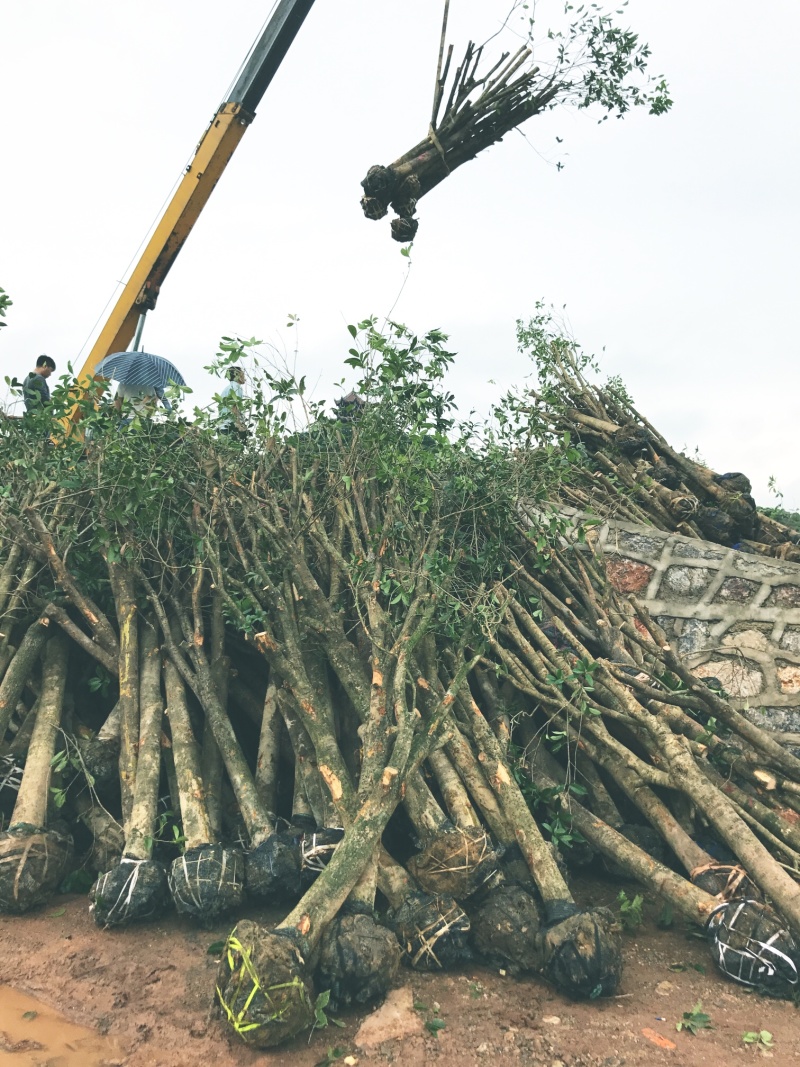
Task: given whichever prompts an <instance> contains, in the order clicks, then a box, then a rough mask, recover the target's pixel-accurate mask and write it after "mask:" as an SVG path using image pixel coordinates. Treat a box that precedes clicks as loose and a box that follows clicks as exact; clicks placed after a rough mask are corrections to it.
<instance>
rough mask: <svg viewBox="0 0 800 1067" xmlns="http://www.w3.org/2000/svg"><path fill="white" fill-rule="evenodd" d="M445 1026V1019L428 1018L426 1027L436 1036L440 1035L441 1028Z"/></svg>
mask: <svg viewBox="0 0 800 1067" xmlns="http://www.w3.org/2000/svg"><path fill="white" fill-rule="evenodd" d="M445 1026H447V1023H446V1022H445V1021H444V1019H428V1021H427V1022H426V1023H425V1029H426V1030H430V1032H431V1033H432V1034H433V1035H434V1036H436V1037H438V1035H439V1031H440V1030H444V1028H445Z"/></svg>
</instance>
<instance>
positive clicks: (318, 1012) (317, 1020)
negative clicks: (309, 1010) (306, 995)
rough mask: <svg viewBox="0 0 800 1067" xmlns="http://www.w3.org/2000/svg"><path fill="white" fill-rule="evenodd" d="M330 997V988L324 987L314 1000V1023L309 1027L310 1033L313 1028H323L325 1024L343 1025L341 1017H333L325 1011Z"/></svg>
mask: <svg viewBox="0 0 800 1067" xmlns="http://www.w3.org/2000/svg"><path fill="white" fill-rule="evenodd" d="M330 999H331V991H330V989H326V990H325V991H324V992H322V993H320V995H319V996H318V997H317V999H316V1000H315V1001H314V1025H313V1026H312V1027H311V1031H312V1033H313V1032H314V1030H324V1029H325V1027H326V1026H329V1025H331V1024H333V1026H344V1023H343V1022H342V1020H341V1019H334V1017H333V1016H332V1015H328V1014H327V1012H326V1011H325V1009H326V1008H327V1006H328V1001H329V1000H330Z"/></svg>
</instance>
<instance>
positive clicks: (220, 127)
mask: <svg viewBox="0 0 800 1067" xmlns="http://www.w3.org/2000/svg"><path fill="white" fill-rule="evenodd" d="M252 118H253V116H252V115H251V114H248V113H247V112H245V111H243V109H242V107H241V105H240V104H232V103H226V104H224V105H223V106H222V107H221V108H220V109H219V111H218V112H217V114H216V115H215V116H214V119H213V121H212V123H211V125H210V126H209V127H208V129H207V130H206V132H205V133H204V134H203V139H202V141H201V142H200V144H199V145H198V146H197V151H196V153H195V156H194V159H193V160H192V162H191V164H190V165H189V167H188V168H187V170H186V173H185V174H184V175H183V177H182V178H181V181H180V184H179V186H178V188H177V189H176V190H175V193H174V195H173V197H172V199H171V200H170V202H169V204H168V205H167V207H166V209H165V210H164V214H163V215H162V216H161V218H160V220H159V222H158V225H157V226H156V229H155V232H154V233H153V236H152V237H151V238H150V240H149V241H148V242H147V247H146V248H145V249H144V251H143V252H142V254H141V256H140V257H139V261H138V263H137V264H136V266H135V267H134V269H133V272H132V273H131V276H130V278H129V279H128V281H127V282H126V284H125V287H124V289H123V290H122V292H121V293H120V295H119V297H118V299H117V302H116V304H115V305H114V308H113V310H112V312H111V314H110V315H109V317H108V319H107V320H106V322H105V325H104V326H103V328H102V330H101V331H100V334H99V336H98V338H97V340H96V341H95V343H94V345H93V346H92V350H91V352H90V353H89V355H88V356H87V358H86V362H85V363H84V364H83V367H82V368H81V371H80V374H79V375H78V379H79V380H81V379H82V378H85V377H87V376H89V375H91V374H92V373H93V371H94V368H95V367H96V366H97V364H98V363H99V362H100V360H101V359H104V358H105V357H106V356H108V355H110V354H111V353H112V352H124V351H125V349H127V347H128V345H129V344H130V342H131V340H132V339H133V336H134V334H135V332H136V324H137V322H138V321H139V315H140V314H141V313H142V312H143V311H152V310H153V308H154V307H155V305H156V300H157V299H158V294H159V291H160V289H161V284H162V282H163V281H164V278H165V277H166V274H167V272H168V271H169V269H170V267H171V266H172V264H173V262H174V261H175V257H176V256H177V255H178V253H179V252H180V250H181V248H182V247H183V244H184V241H185V240H186V238H187V237H188V236H189V233H190V232H191V229H192V227H193V226H194V224H195V222H196V221H197V219H198V217H199V215H200V212H201V211H202V210H203V208H204V207H205V204H206V201H207V200H208V198H209V197H210V196H211V193H212V190H213V189H214V186H215V185H216V184H217V182H218V181H219V178H220V175H221V174H222V172H223V171H224V170H225V167H226V166H227V163H228V160H229V159H230V158H231V156H232V155H233V152H234V150H235V148H236V146H237V145H238V143H239V141H241V139H242V137H243V136H244V131H245V130H246V129H247V126H248V124H249V123H250V122H251V121H252Z"/></svg>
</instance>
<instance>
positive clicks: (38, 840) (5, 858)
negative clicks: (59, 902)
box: [0, 823, 74, 915]
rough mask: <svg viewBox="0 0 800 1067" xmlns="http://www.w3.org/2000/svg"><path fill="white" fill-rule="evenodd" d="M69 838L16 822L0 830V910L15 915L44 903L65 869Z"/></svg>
mask: <svg viewBox="0 0 800 1067" xmlns="http://www.w3.org/2000/svg"><path fill="white" fill-rule="evenodd" d="M73 851H74V849H73V844H72V838H71V837H70V835H69V834H66V833H58V832H57V831H56V830H42V829H39V828H38V827H35V826H28V825H26V824H25V823H19V824H18V825H16V826H12V827H11V828H10V829H9V830H6V831H4V832H3V833H0V912H6V913H7V914H11V915H18V914H21V913H22V912H24V911H28V910H29V909H30V908H35V907H36V905H37V904H44V902H45V901H46V900H49V899H50V897H51V896H52V895H53V893H55V891H56V889H58V887H59V885H60V884H61V881H62V879H63V878H64V876H65V875H66V873H67V870H68V869H69V865H70V863H71V861H72V855H73Z"/></svg>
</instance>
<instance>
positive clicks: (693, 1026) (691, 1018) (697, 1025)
mask: <svg viewBox="0 0 800 1067" xmlns="http://www.w3.org/2000/svg"><path fill="white" fill-rule="evenodd" d="M675 1029H676V1030H678V1031H679V1032H680V1031H681V1030H686V1031H687V1033H690V1034H692V1036H695V1035H696V1034H698V1033H699V1032H700V1031H701V1030H713V1029H714V1027H713V1026H712V1025H711V1016H710V1015H707V1014H706V1013H705V1012H704V1011H703V1002H702V1001H700V1000H698V1001H697V1003H696V1004H695V1005H694V1007H693V1008H692V1010H691V1011H685V1012H684V1013H683V1017H682V1018H681V1020H680V1022H677V1023H675Z"/></svg>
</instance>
